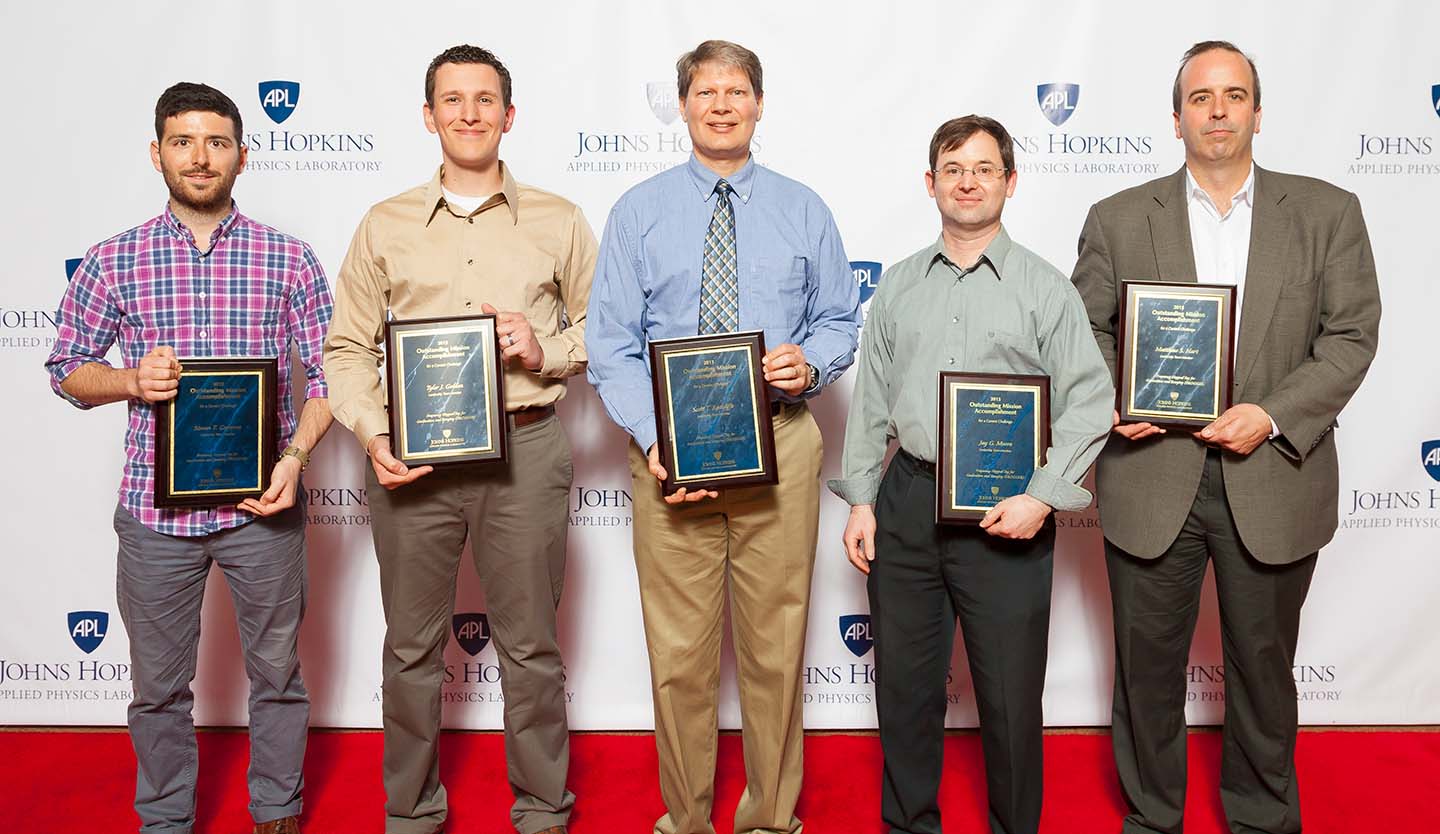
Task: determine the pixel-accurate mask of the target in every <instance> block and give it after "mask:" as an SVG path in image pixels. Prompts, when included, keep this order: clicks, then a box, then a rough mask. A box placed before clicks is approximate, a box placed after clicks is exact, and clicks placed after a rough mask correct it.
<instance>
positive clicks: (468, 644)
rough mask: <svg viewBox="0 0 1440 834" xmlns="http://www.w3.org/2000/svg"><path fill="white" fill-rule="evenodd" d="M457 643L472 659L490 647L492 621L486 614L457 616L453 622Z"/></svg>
mask: <svg viewBox="0 0 1440 834" xmlns="http://www.w3.org/2000/svg"><path fill="white" fill-rule="evenodd" d="M451 623H452V625H453V626H454V628H455V642H457V643H459V644H460V648H462V649H464V650H465V652H466V653H467V654H469V655H470V656H471V657H474V656H475V655H477V654H479V653H481V652H483V651H485V647H486V646H488V645H490V620H489V618H488V617H486V616H485V615H484V614H456V615H455V616H454V617H453V618H452V620H451Z"/></svg>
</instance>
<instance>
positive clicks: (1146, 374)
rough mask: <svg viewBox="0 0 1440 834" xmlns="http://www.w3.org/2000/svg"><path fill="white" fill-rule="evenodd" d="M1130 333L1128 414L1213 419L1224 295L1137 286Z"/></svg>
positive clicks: (1216, 405) (1218, 385) (1217, 401)
mask: <svg viewBox="0 0 1440 834" xmlns="http://www.w3.org/2000/svg"><path fill="white" fill-rule="evenodd" d="M1133 292H1134V296H1133V298H1134V304H1135V309H1134V310H1133V311H1132V312H1131V313H1130V314H1128V316H1129V318H1128V321H1127V324H1128V325H1129V333H1128V334H1127V335H1128V337H1129V339H1130V341H1131V344H1130V345H1129V348H1130V352H1129V356H1130V357H1132V358H1133V361H1132V362H1131V364H1130V366H1129V368H1127V369H1126V371H1127V375H1128V379H1127V380H1126V382H1127V383H1128V384H1127V386H1126V387H1125V390H1126V391H1127V392H1128V396H1129V397H1130V400H1129V402H1128V403H1126V405H1127V406H1128V408H1127V410H1126V413H1127V416H1129V417H1131V418H1134V419H1144V418H1147V417H1148V418H1153V419H1155V420H1161V421H1163V420H1166V419H1175V418H1180V419H1184V420H1193V421H1196V422H1201V423H1204V422H1208V421H1210V420H1214V419H1215V418H1216V417H1219V416H1220V413H1221V411H1223V410H1224V409H1223V408H1222V403H1221V394H1222V391H1221V386H1222V379H1221V362H1222V359H1223V358H1224V341H1223V338H1222V337H1223V335H1224V332H1225V331H1224V328H1223V326H1222V325H1223V323H1224V318H1223V317H1224V315H1225V303H1226V302H1225V299H1224V298H1222V297H1220V296H1214V295H1211V296H1204V295H1196V294H1194V293H1193V292H1189V293H1187V292H1184V291H1175V292H1171V291H1166V290H1164V289H1151V288H1143V289H1135V290H1134V291H1133Z"/></svg>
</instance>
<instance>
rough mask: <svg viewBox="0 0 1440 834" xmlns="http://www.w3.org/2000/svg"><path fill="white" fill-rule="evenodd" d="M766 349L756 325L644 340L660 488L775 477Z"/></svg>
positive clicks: (699, 486) (711, 486)
mask: <svg viewBox="0 0 1440 834" xmlns="http://www.w3.org/2000/svg"><path fill="white" fill-rule="evenodd" d="M764 355H765V337H764V335H763V334H762V333H761V332H760V331H748V332H743V333H725V334H721V335H716V336H698V337H694V338H685V339H656V340H655V341H652V342H651V343H650V368H651V376H652V378H653V380H654V394H655V421H656V424H657V425H656V428H657V430H658V432H659V443H660V463H661V465H662V466H664V467H665V472H666V473H667V475H668V476H669V477H668V478H667V479H666V481H665V484H664V490H665V492H666V493H670V492H674V491H675V490H677V489H679V488H680V487H685V488H686V489H689V490H697V489H716V490H718V489H727V488H731V487H741V486H757V485H761V484H773V483H775V482H776V481H777V472H776V467H775V429H774V426H773V425H772V424H771V422H770V397H769V392H768V389H767V387H766V385H765V377H764V371H763V369H762V368H761V365H760V358H761V357H762V356H764Z"/></svg>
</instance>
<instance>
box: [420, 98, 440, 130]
mask: <svg viewBox="0 0 1440 834" xmlns="http://www.w3.org/2000/svg"><path fill="white" fill-rule="evenodd" d="M420 110H421V112H422V113H423V114H424V116H425V129H426V130H428V131H430V132H431V133H439V132H440V129H439V128H437V127H436V126H435V114H434V113H432V112H430V102H428V101H427V102H425V104H424V105H422V106H421V108H420Z"/></svg>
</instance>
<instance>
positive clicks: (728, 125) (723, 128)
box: [705, 122, 740, 133]
mask: <svg viewBox="0 0 1440 834" xmlns="http://www.w3.org/2000/svg"><path fill="white" fill-rule="evenodd" d="M705 125H706V126H707V127H709V128H710V129H711V130H714V131H717V132H719V133H726V132H728V131H731V130H734V129H735V128H737V127H739V126H740V123H739V122H706V123H705Z"/></svg>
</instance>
